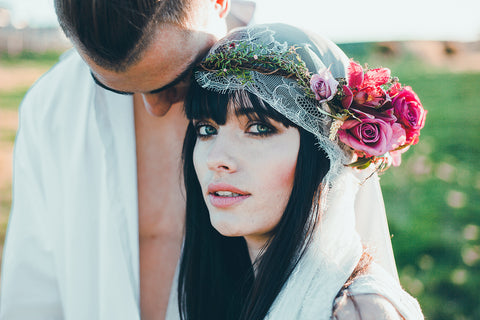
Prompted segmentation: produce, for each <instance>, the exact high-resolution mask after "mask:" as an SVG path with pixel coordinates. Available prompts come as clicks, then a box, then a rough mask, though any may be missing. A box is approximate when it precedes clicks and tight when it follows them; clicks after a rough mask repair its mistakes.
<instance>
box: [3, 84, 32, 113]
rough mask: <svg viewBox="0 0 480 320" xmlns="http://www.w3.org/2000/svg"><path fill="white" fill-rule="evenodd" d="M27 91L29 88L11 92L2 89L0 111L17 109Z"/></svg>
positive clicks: (15, 89)
mask: <svg viewBox="0 0 480 320" xmlns="http://www.w3.org/2000/svg"><path fill="white" fill-rule="evenodd" d="M27 90H28V88H27V87H20V88H13V89H11V90H1V89H0V109H10V110H14V109H17V108H18V106H19V105H20V102H22V99H23V97H24V96H25V93H27Z"/></svg>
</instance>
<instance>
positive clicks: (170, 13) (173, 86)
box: [55, 0, 229, 115]
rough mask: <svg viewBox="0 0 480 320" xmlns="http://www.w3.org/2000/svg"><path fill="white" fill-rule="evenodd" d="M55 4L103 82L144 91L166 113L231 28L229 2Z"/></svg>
mask: <svg viewBox="0 0 480 320" xmlns="http://www.w3.org/2000/svg"><path fill="white" fill-rule="evenodd" d="M55 7H56V12H57V16H58V20H59V22H60V25H61V26H62V28H63V30H64V31H65V33H66V34H67V36H68V37H69V38H70V39H71V41H72V42H73V44H74V45H75V47H76V48H77V49H78V51H79V53H80V55H81V56H82V57H83V59H84V60H85V61H86V62H87V63H88V64H89V66H90V68H91V70H92V75H93V76H94V78H95V81H96V82H97V84H99V85H101V86H103V87H105V88H107V89H109V90H111V91H115V92H119V93H125V94H132V93H141V94H142V95H143V98H144V102H145V105H146V107H147V109H148V110H149V111H150V112H151V113H152V114H154V115H163V114H165V113H166V112H167V111H168V109H169V108H170V105H171V102H176V101H178V100H181V98H182V97H183V91H184V87H185V86H186V84H185V83H182V82H183V80H184V79H186V78H188V70H190V69H191V68H190V67H191V66H192V64H193V63H194V62H195V61H196V60H197V58H198V57H199V56H201V55H202V53H203V52H205V51H206V50H207V49H208V48H209V47H210V46H211V45H212V44H213V43H214V41H215V40H216V39H217V38H218V37H220V36H222V35H223V34H224V33H225V32H226V27H225V22H224V17H225V16H226V14H227V12H228V7H229V0H130V1H128V0H117V1H112V0H82V1H77V0H55ZM167 101H169V102H170V103H166V102H167ZM167 105H168V106H167Z"/></svg>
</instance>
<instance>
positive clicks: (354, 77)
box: [347, 61, 390, 108]
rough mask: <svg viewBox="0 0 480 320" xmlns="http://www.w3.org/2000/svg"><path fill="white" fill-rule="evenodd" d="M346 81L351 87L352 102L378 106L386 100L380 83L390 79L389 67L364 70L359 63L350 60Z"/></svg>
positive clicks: (372, 106)
mask: <svg viewBox="0 0 480 320" xmlns="http://www.w3.org/2000/svg"><path fill="white" fill-rule="evenodd" d="M347 71H348V75H347V81H348V86H349V87H350V88H351V89H352V94H353V103H354V104H355V105H357V106H366V107H371V108H379V107H381V106H383V105H384V104H385V102H387V101H388V96H387V93H386V92H385V90H383V89H382V87H381V86H382V85H384V84H386V83H387V82H388V81H389V80H390V69H387V68H378V69H372V70H367V71H366V72H364V70H363V68H362V66H361V65H359V64H358V63H356V62H354V61H350V65H349V67H348V70H347Z"/></svg>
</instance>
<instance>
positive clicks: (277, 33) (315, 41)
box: [168, 24, 398, 319]
mask: <svg viewBox="0 0 480 320" xmlns="http://www.w3.org/2000/svg"><path fill="white" fill-rule="evenodd" d="M232 43H233V44H232ZM252 43H257V44H258V43H260V44H262V48H263V49H262V50H265V52H260V54H263V53H265V54H269V53H277V54H278V53H282V52H286V51H287V50H290V48H291V46H295V47H296V48H297V49H296V52H297V53H298V54H299V55H300V57H301V59H302V60H303V61H304V62H305V63H306V66H307V67H308V69H309V71H310V72H313V73H318V72H319V71H321V70H324V69H326V68H329V69H330V72H331V73H332V74H333V76H334V77H336V78H341V77H343V78H344V77H345V76H346V68H347V66H348V63H349V59H348V58H347V57H346V55H345V54H344V53H343V52H342V51H341V50H340V49H339V48H338V47H337V46H336V45H335V44H333V43H332V42H331V41H329V40H327V39H325V38H321V37H318V36H313V35H309V34H307V33H306V32H305V31H302V30H300V29H297V28H295V27H292V26H288V25H284V24H270V25H256V26H251V27H245V28H240V29H235V30H234V31H232V32H231V33H230V34H229V35H228V36H227V37H225V38H223V39H222V40H220V41H219V42H218V43H217V44H215V46H214V47H213V48H212V49H211V50H210V53H209V55H211V54H218V53H219V52H221V51H223V54H225V56H226V59H228V48H229V47H230V46H232V45H239V44H242V45H247V46H248V45H250V44H252ZM207 57H208V56H207ZM248 72H249V77H250V79H251V80H250V81H247V82H245V81H243V80H242V79H241V78H239V77H237V76H236V75H235V74H227V75H225V74H223V75H219V74H218V73H216V72H209V71H197V72H196V73H195V77H196V80H197V81H198V83H199V84H200V85H201V86H202V87H204V88H208V89H210V90H215V91H219V92H227V91H229V90H240V89H244V90H247V91H249V92H251V93H253V94H255V95H257V96H258V97H260V98H261V99H262V100H264V101H265V102H267V103H268V104H269V105H270V106H272V107H273V108H274V109H275V110H277V111H278V112H280V113H281V114H283V115H284V116H285V117H287V118H288V119H289V120H290V121H292V122H294V123H295V124H297V125H299V126H301V127H302V128H304V129H305V130H307V131H309V132H311V133H312V134H314V135H315V136H316V138H317V140H318V147H319V148H322V149H323V150H324V151H325V153H326V154H327V156H328V158H329V159H330V169H329V171H328V173H327V175H326V176H325V178H324V179H323V182H322V186H323V188H322V190H321V196H320V199H319V208H320V209H319V210H320V219H319V224H318V226H317V228H316V229H315V231H314V235H313V240H312V242H311V243H310V245H309V247H308V249H307V250H306V252H305V254H304V256H303V257H302V259H301V260H300V262H299V264H298V266H297V267H296V269H295V270H294V272H293V273H292V275H291V276H290V278H289V280H287V283H286V284H285V286H284V288H283V289H282V291H281V293H280V294H279V296H278V297H277V299H276V300H275V302H274V304H273V305H272V308H271V309H270V311H269V313H268V315H267V319H329V318H330V317H331V313H332V304H333V301H334V298H335V296H336V295H337V293H338V292H339V290H340V288H341V287H342V286H343V284H344V283H345V281H346V280H347V279H348V278H349V276H350V275H351V273H352V271H353V269H354V268H355V266H356V265H357V263H358V261H359V259H360V257H361V255H362V252H363V246H364V245H366V246H367V247H369V248H371V250H372V255H373V257H374V260H375V261H376V262H377V263H378V264H380V265H381V266H383V267H384V269H385V270H387V271H389V273H390V274H391V275H392V276H393V277H394V278H395V279H398V276H397V272H396V267H395V261H394V258H393V252H392V247H391V241H390V237H389V232H388V226H387V220H386V216H385V209H384V206H383V198H382V194H381V190H380V185H379V182H378V177H377V176H376V174H372V172H371V170H369V169H367V170H364V172H359V171H355V170H354V169H351V168H349V167H346V166H345V165H346V164H348V163H350V162H351V161H352V153H351V150H350V149H349V148H348V147H346V146H345V145H343V144H342V143H341V142H339V141H338V140H335V141H332V140H330V139H329V134H330V126H331V125H332V118H331V117H329V116H327V115H325V114H324V113H322V112H321V111H319V110H318V109H319V107H320V108H325V105H323V106H322V105H320V104H319V102H318V101H316V100H315V99H311V98H308V97H306V96H305V91H304V89H303V88H302V87H300V86H299V85H298V83H297V81H296V80H295V79H290V78H285V77H283V76H280V75H266V74H262V73H259V72H256V71H248ZM367 177H369V178H368V179H367ZM172 291H174V292H176V290H175V288H173V290H172ZM170 304H171V305H170V306H169V314H170V316H172V314H174V313H175V311H174V310H173V309H175V307H176V297H175V293H173V292H172V297H171V300H170ZM172 305H174V306H175V307H172ZM168 319H175V317H172V318H168Z"/></svg>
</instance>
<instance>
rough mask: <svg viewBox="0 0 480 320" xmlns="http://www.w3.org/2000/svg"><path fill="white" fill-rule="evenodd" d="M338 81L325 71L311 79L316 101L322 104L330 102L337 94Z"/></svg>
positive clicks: (328, 71)
mask: <svg viewBox="0 0 480 320" xmlns="http://www.w3.org/2000/svg"><path fill="white" fill-rule="evenodd" d="M337 87H338V81H337V80H335V78H334V77H333V76H332V74H331V73H330V70H328V69H325V70H323V71H321V72H320V73H318V74H314V75H313V76H312V78H311V79H310V88H311V89H312V91H313V92H314V93H315V99H317V100H318V101H320V102H324V101H330V100H332V99H333V97H334V96H335V94H336V93H337Z"/></svg>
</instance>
